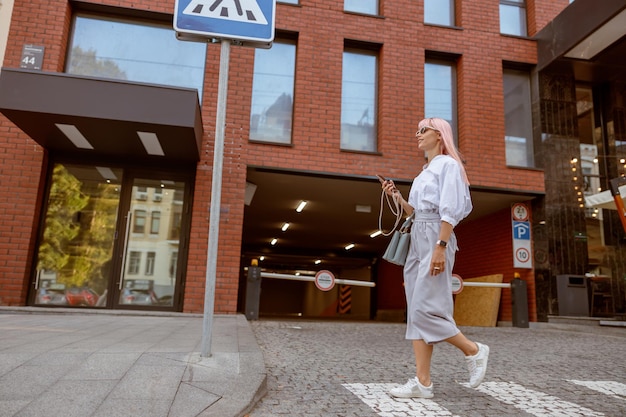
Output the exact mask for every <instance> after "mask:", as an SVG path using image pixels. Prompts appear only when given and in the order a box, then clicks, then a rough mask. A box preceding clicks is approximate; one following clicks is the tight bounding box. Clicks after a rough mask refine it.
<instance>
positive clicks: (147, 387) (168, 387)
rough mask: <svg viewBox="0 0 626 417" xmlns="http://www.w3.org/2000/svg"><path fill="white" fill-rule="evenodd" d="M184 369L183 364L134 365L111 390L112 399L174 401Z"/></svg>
mask: <svg viewBox="0 0 626 417" xmlns="http://www.w3.org/2000/svg"><path fill="white" fill-rule="evenodd" d="M184 371H185V368H184V367H181V366H133V367H132V368H131V369H130V370H129V371H128V372H127V373H126V375H124V377H123V378H122V379H121V380H120V382H119V384H118V385H117V386H116V387H115V389H114V390H113V392H111V399H139V400H150V399H152V400H169V401H172V400H173V399H174V396H175V395H176V390H177V389H178V385H179V384H180V381H181V378H182V376H183V373H184Z"/></svg>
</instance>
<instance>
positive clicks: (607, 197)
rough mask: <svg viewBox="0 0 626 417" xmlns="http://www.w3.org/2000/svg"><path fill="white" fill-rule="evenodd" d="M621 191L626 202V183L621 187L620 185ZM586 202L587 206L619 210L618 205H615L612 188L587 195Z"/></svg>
mask: <svg viewBox="0 0 626 417" xmlns="http://www.w3.org/2000/svg"><path fill="white" fill-rule="evenodd" d="M619 192H620V195H621V197H622V200H624V201H625V202H626V199H625V198H624V197H625V196H626V185H622V186H621V187H619ZM585 204H586V206H587V207H596V208H603V209H610V210H617V207H616V205H615V198H613V195H612V194H611V190H606V191H602V192H601V193H598V194H593V195H589V196H586V197H585Z"/></svg>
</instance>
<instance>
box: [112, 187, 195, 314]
mask: <svg viewBox="0 0 626 417" xmlns="http://www.w3.org/2000/svg"><path fill="white" fill-rule="evenodd" d="M131 187H132V188H131V196H130V204H129V208H128V210H127V212H126V214H125V228H124V240H123V251H122V262H121V268H120V270H121V274H120V280H119V281H118V290H119V297H118V298H117V303H118V304H119V305H124V306H131V305H132V306H153V307H154V306H157V307H158V306H165V307H171V306H173V305H174V300H175V295H176V288H177V285H176V284H177V276H178V274H177V271H178V265H179V262H180V259H179V257H180V238H181V225H182V221H183V206H184V201H185V183H184V182H180V181H171V180H160V179H148V178H132V185H131Z"/></svg>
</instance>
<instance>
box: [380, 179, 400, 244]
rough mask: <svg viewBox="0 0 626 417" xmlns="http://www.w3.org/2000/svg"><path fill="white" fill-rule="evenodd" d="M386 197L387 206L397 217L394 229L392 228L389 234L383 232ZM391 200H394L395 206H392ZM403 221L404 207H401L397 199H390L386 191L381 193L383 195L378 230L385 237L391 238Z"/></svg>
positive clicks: (381, 196)
mask: <svg viewBox="0 0 626 417" xmlns="http://www.w3.org/2000/svg"><path fill="white" fill-rule="evenodd" d="M385 197H386V198H387V205H388V206H389V209H391V213H392V214H393V215H395V216H396V221H395V223H394V224H393V227H392V228H391V230H390V231H388V232H385V231H384V230H383V209H384V207H385V205H384V200H385ZM390 198H391V200H393V206H392V205H391V202H390V201H389V199H390ZM401 220H402V206H401V205H400V202H399V201H398V199H396V198H393V197H389V196H388V195H387V194H386V193H385V191H384V190H383V191H382V192H381V194H380V210H379V214H378V230H380V232H381V233H382V234H383V236H391V234H392V233H393V232H394V231H395V230H396V228H397V227H398V225H399V224H400V221H401Z"/></svg>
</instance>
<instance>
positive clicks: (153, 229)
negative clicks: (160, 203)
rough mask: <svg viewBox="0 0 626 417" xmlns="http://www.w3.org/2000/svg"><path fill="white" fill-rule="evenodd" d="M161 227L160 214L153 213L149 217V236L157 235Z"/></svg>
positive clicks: (157, 212) (158, 212)
mask: <svg viewBox="0 0 626 417" xmlns="http://www.w3.org/2000/svg"><path fill="white" fill-rule="evenodd" d="M160 227H161V212H160V211H153V212H152V215H151V217H150V234H151V235H158V234H159V228H160Z"/></svg>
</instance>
